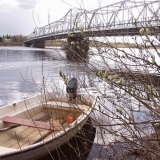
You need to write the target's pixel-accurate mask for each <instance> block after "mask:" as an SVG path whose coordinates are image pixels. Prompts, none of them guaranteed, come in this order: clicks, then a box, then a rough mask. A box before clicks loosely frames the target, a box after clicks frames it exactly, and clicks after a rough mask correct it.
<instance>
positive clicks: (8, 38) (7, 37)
mask: <svg viewBox="0 0 160 160" xmlns="http://www.w3.org/2000/svg"><path fill="white" fill-rule="evenodd" d="M26 39H27V37H26V36H23V35H8V34H7V35H3V36H0V43H2V42H8V41H10V42H23V41H25V40H26Z"/></svg>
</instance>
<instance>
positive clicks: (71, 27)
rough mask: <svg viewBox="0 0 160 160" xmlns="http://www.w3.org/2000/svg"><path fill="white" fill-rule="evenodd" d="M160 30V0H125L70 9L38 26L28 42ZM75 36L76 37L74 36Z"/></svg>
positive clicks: (40, 45)
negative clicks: (57, 17) (88, 7)
mask: <svg viewBox="0 0 160 160" xmlns="http://www.w3.org/2000/svg"><path fill="white" fill-rule="evenodd" d="M142 28H143V29H144V30H143V31H145V30H146V28H148V30H149V32H150V34H154V35H158V34H159V33H160V1H157V0H141V1H138V0H123V1H120V2H118V3H114V4H111V5H107V6H103V7H99V8H97V9H94V10H86V9H77V8H74V9H70V10H69V11H68V13H67V14H66V15H65V16H64V17H62V18H61V19H59V20H57V21H55V22H52V23H50V24H47V25H45V26H43V27H36V28H35V29H34V32H33V33H31V34H30V35H28V36H27V40H26V41H25V42H24V44H25V45H26V46H32V47H42V48H43V47H45V43H44V42H45V41H46V40H55V39H63V38H67V40H68V44H69V45H70V43H71V42H72V41H73V42H76V41H77V39H78V37H79V35H81V36H80V37H81V38H80V40H79V41H81V40H83V39H84V37H86V38H88V37H100V36H103V37H104V36H126V35H130V36H132V35H140V34H141V33H140V29H142ZM73 37H75V38H73Z"/></svg>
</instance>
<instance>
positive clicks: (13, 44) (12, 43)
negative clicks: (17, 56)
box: [0, 42, 23, 46]
mask: <svg viewBox="0 0 160 160" xmlns="http://www.w3.org/2000/svg"><path fill="white" fill-rule="evenodd" d="M0 46H23V42H1V43H0Z"/></svg>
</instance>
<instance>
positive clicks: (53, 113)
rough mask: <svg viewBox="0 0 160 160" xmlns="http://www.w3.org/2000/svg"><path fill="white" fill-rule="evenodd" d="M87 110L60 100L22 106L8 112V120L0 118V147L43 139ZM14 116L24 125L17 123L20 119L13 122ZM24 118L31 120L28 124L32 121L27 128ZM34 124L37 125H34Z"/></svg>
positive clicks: (16, 146)
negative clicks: (69, 119)
mask: <svg viewBox="0 0 160 160" xmlns="http://www.w3.org/2000/svg"><path fill="white" fill-rule="evenodd" d="M89 109H90V106H89V105H86V104H82V103H79V104H74V103H66V102H61V101H59V102H57V101H48V102H45V103H42V104H41V105H36V106H29V107H28V106H26V109H24V108H23V109H22V110H21V111H19V112H18V113H15V114H14V115H11V117H10V118H11V119H10V121H9V120H8V119H7V117H5V118H6V119H5V118H4V119H2V121H1V122H0V137H1V138H0V146H2V147H7V148H13V149H20V148H22V147H26V146H30V145H32V144H35V143H37V142H41V141H44V140H47V139H48V138H51V137H54V136H55V135H56V133H58V132H60V131H61V130H64V129H65V128H67V127H70V125H71V124H72V123H73V122H75V121H76V120H77V118H78V117H80V116H81V115H84V112H87V111H88V110H89ZM68 115H70V116H71V117H72V119H73V120H74V121H73V122H71V123H68V122H67V117H68ZM9 116H10V115H9ZM16 118H19V119H20V120H21V119H22V121H23V123H24V125H21V124H19V121H20V120H18V123H17V121H16ZM26 120H29V121H32V124H33V122H34V125H33V126H32V127H31V126H30V124H28V122H27V121H26ZM30 123H31V122H30ZM37 123H38V124H39V126H38V125H36V124H37ZM41 123H43V125H41ZM44 125H46V126H47V127H48V126H50V128H48V129H45V128H44V127H42V126H44ZM56 127H57V128H56Z"/></svg>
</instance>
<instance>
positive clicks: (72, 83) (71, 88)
mask: <svg viewBox="0 0 160 160" xmlns="http://www.w3.org/2000/svg"><path fill="white" fill-rule="evenodd" d="M77 86H78V81H77V79H76V78H71V79H70V80H69V81H68V85H67V87H66V91H67V93H68V94H69V100H73V99H76V97H77Z"/></svg>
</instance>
